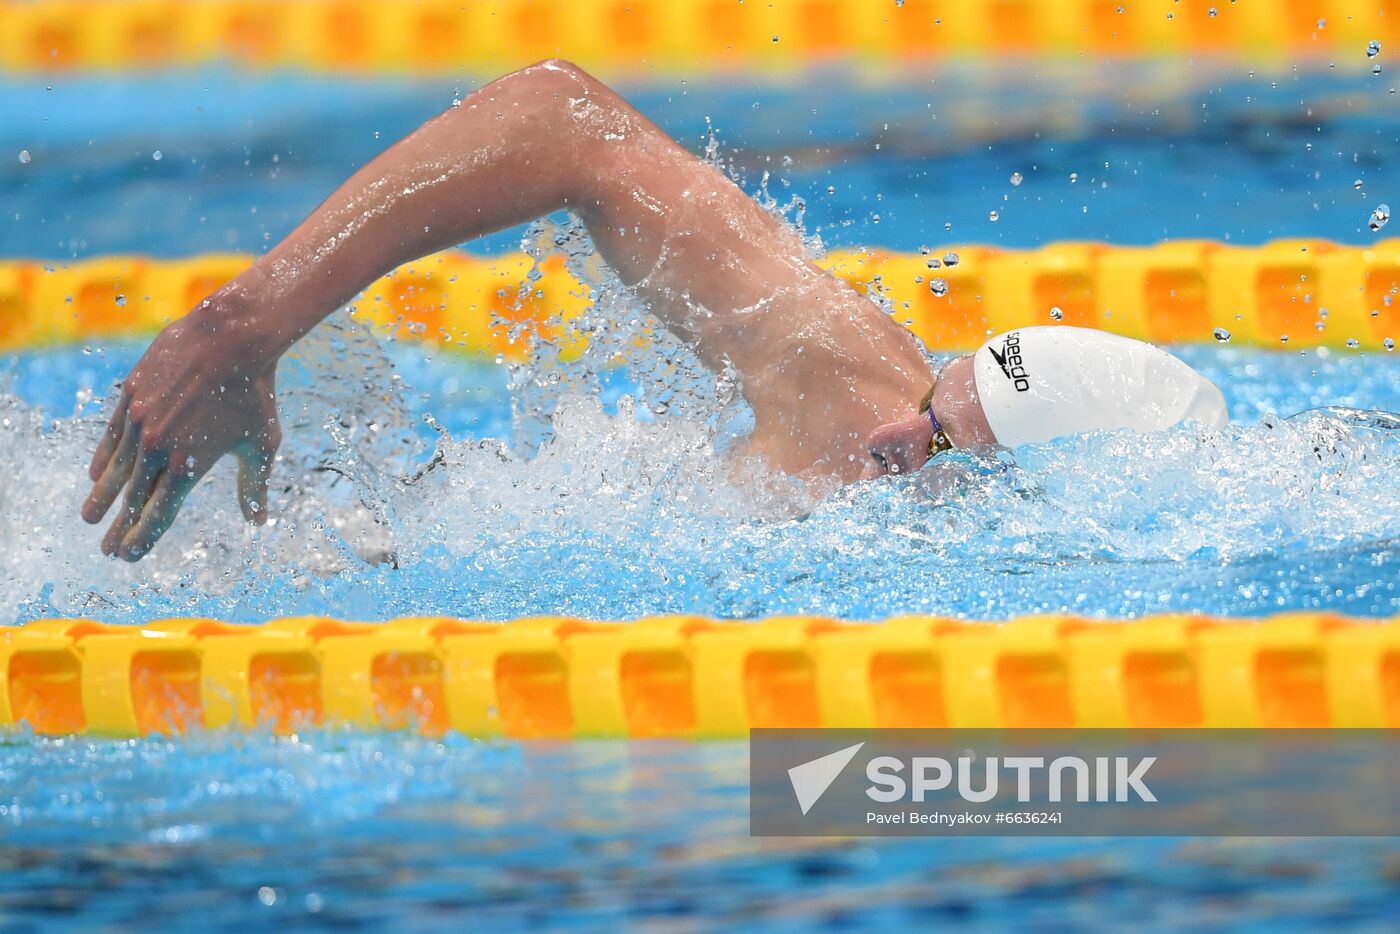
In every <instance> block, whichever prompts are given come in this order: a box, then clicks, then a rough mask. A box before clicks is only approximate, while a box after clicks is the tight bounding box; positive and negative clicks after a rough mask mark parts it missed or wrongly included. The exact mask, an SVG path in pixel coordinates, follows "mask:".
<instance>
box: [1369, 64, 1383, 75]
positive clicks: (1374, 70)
mask: <svg viewBox="0 0 1400 934" xmlns="http://www.w3.org/2000/svg"><path fill="white" fill-rule="evenodd" d="M1380 73H1381V63H1380V62H1376V63H1375V64H1374V65H1372V66H1371V74H1373V75H1378V74H1380Z"/></svg>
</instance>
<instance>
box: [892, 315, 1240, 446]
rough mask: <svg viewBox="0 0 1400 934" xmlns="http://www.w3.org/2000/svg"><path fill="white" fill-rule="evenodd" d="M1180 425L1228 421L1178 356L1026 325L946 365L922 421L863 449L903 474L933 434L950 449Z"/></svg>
mask: <svg viewBox="0 0 1400 934" xmlns="http://www.w3.org/2000/svg"><path fill="white" fill-rule="evenodd" d="M1184 421H1194V422H1197V423H1199V424H1201V425H1204V426H1205V427H1207V428H1219V427H1221V426H1222V425H1224V424H1225V423H1226V422H1227V421H1228V418H1227V416H1226V412H1225V400H1224V398H1223V397H1222V396H1221V394H1220V390H1219V389H1217V388H1216V387H1215V385H1214V384H1213V383H1211V381H1210V380H1208V379H1206V378H1205V377H1204V376H1202V375H1201V374H1199V373H1197V372H1196V371H1195V370H1193V369H1191V368H1190V367H1189V366H1187V365H1186V364H1185V363H1183V362H1181V361H1180V360H1178V359H1177V358H1176V357H1173V356H1172V355H1171V354H1169V353H1167V352H1166V351H1164V350H1160V349H1158V348H1156V347H1154V346H1152V345H1151V344H1145V343H1143V342H1142V341H1135V340H1132V339H1131V338H1127V337H1119V336H1118V335H1116V334H1109V333H1106V332H1104V331H1096V330H1092V329H1089V328H1074V327H1065V326H1045V327H1028V328H1020V329H1019V330H1015V331H1009V332H1007V333H1005V334H1000V335H998V336H996V337H994V338H992V339H991V340H989V341H987V342H986V343H985V344H983V345H982V346H981V347H980V348H979V349H978V350H977V351H976V352H975V353H973V354H971V355H969V356H964V357H958V358H957V359H956V360H953V361H952V362H951V363H949V364H948V365H947V366H945V367H944V368H943V370H942V372H940V373H939V375H938V381H937V383H936V385H935V386H934V389H933V392H932V396H931V405H930V408H929V410H928V412H927V413H926V414H925V415H924V417H923V418H922V421H921V420H920V419H919V418H916V417H909V418H906V419H902V420H900V421H898V422H893V423H891V424H888V425H883V426H881V427H880V428H878V429H876V431H875V432H874V433H873V434H872V435H871V436H870V441H869V447H870V451H871V454H872V456H873V457H874V458H875V461H876V463H877V464H878V465H880V466H881V467H882V468H883V470H884V471H888V472H891V473H907V472H909V471H911V470H917V469H918V468H919V467H921V466H922V465H923V464H924V463H925V462H926V461H927V460H928V459H929V457H931V456H932V455H933V454H935V453H937V449H938V447H939V445H938V444H937V443H936V439H937V434H938V429H939V428H942V430H943V434H944V435H945V436H946V437H947V439H948V441H949V442H951V444H952V446H953V447H973V446H976V445H979V444H1000V445H1003V446H1005V447H1016V446H1017V445H1021V444H1030V443H1034V442H1039V441H1049V440H1050V439H1052V438H1058V437H1061V436H1063V435H1072V434H1080V433H1083V432H1089V431H1102V430H1113V429H1122V428H1131V429H1133V430H1134V431H1139V432H1153V431H1162V430H1164V429H1167V428H1170V427H1172V426H1173V425H1176V424H1179V423H1181V422H1184Z"/></svg>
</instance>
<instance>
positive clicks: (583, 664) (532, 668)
mask: <svg viewBox="0 0 1400 934" xmlns="http://www.w3.org/2000/svg"><path fill="white" fill-rule="evenodd" d="M1397 659H1400V617H1397V618H1395V619H1391V620H1389V621H1382V620H1357V619H1348V618H1346V617H1342V616H1337V615H1333V614H1329V613H1290V614H1283V615H1278V616H1274V617H1272V618H1270V619H1267V620H1231V619H1218V618H1211V617H1206V616H1184V615H1171V616H1155V617H1148V618H1145V619H1140V620H1136V621H1133V622H1115V621H1101V620H1100V621H1091V620H1085V619H1081V618H1078V617H1072V616H1030V617H1022V618H1019V619H1015V620H1012V621H1010V622H1006V623H976V622H967V621H960V620H954V619H947V618H942V617H933V616H905V617H896V618H893V619H890V620H887V621H885V622H881V623H874V624H863V623H845V622H839V621H836V620H831V619H825V618H820V617H780V618H773V619H768V620H763V621H761V622H753V623H748V622H730V621H718V620H712V619H707V618H704V617H698V616H665V617H649V618H644V619H640V620H635V621H631V622H625V623H612V622H588V621H584V620H579V619H567V618H559V617H535V618H528V619H520V620H515V621H512V622H509V623H485V622H471V621H465V620H458V619H450V618H445V617H421V618H405V619H396V620H391V621H389V622H387V623H353V622H342V621H338V620H334V619H329V618H326V617H317V616H308V617H296V618H285V619H276V620H272V621H271V622H268V623H266V624H264V625H260V626H248V625H231V624H227V623H222V622H219V621H217V620H212V619H167V620H157V621H153V622H151V623H148V624H146V625H144V626H141V627H134V626H111V625H107V624H103V623H97V622H92V621H90V620H82V619H50V620H41V621H37V622H32V623H29V624H27V625H25V626H19V627H14V628H9V629H0V726H5V727H9V728H19V729H25V728H27V729H30V730H33V731H35V732H38V733H49V734H53V733H85V732H86V733H92V734H100V735H112V736H131V735H138V734H148V733H180V732H184V731H186V730H188V729H191V728H207V729H221V728H228V727H234V728H251V727H262V728H270V729H273V730H275V731H279V732H290V731H295V730H296V729H298V728H304V727H311V726H321V725H325V726H334V725H348V726H352V727H355V728H359V729H416V730H419V731H421V732H423V733H425V734H427V735H438V734H441V733H443V732H445V731H447V730H455V731H458V732H460V733H463V734H467V735H471V736H482V737H490V736H506V737H512V738H539V737H557V738H570V737H576V738H584V737H637V738H643V737H686V738H715V737H737V736H743V735H745V734H746V733H747V731H748V730H749V729H750V728H751V727H818V726H826V727H983V728H986V727H995V728H1000V727H1129V728H1148V727H1400V665H1397V664H1396V661H1397Z"/></svg>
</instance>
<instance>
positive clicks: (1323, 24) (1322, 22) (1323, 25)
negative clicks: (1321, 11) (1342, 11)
mask: <svg viewBox="0 0 1400 934" xmlns="http://www.w3.org/2000/svg"><path fill="white" fill-rule="evenodd" d="M1317 28H1318V29H1326V28H1327V20H1325V19H1320V20H1318V21H1317Z"/></svg>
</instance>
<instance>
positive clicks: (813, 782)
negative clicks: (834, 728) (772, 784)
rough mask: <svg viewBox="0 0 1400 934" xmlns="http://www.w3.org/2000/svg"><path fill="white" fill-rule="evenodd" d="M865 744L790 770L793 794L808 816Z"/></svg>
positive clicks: (838, 751)
mask: <svg viewBox="0 0 1400 934" xmlns="http://www.w3.org/2000/svg"><path fill="white" fill-rule="evenodd" d="M864 745H865V743H863V742H860V743H856V744H855V745H854V746H847V747H846V748H845V749H838V750H836V751H835V752H833V753H828V754H827V755H825V756H822V757H821V758H820V759H813V760H812V761H810V762H804V763H802V764H801V765H795V766H793V767H792V768H790V769H788V779H789V780H790V781H791V782H792V793H793V794H795V795H796V796H797V805H798V807H800V808H802V813H803V814H806V813H807V812H808V811H810V810H811V809H812V806H813V805H815V804H816V803H817V802H818V801H820V800H821V797H822V795H824V794H826V790H827V789H828V788H830V787H831V784H832V782H834V781H836V779H837V777H838V776H839V775H840V774H841V772H842V771H843V770H844V769H845V768H846V766H847V765H849V764H850V761H851V760H852V759H854V758H855V757H856V753H858V752H860V748H861V747H862V746H864Z"/></svg>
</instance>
